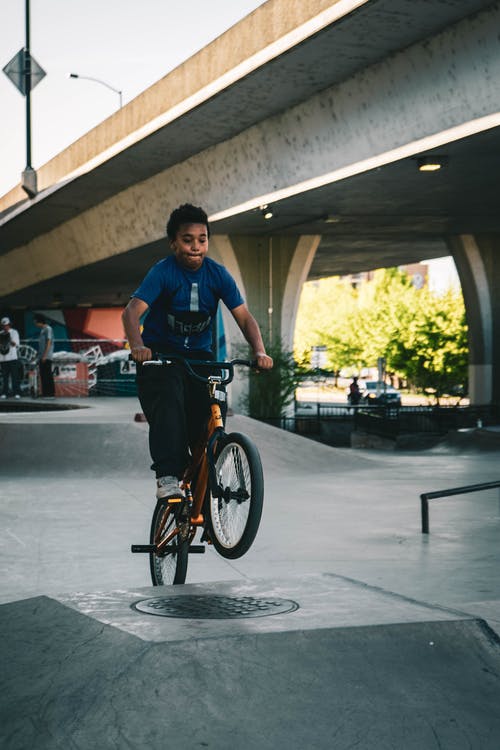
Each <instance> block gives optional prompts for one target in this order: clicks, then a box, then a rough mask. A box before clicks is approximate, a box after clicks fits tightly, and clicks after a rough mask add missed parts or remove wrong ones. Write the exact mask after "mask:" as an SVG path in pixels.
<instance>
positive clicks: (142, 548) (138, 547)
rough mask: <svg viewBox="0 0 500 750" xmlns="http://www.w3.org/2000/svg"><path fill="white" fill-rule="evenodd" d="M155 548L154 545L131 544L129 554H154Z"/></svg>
mask: <svg viewBox="0 0 500 750" xmlns="http://www.w3.org/2000/svg"><path fill="white" fill-rule="evenodd" d="M155 549H156V546H155V545H154V544H133V545H132V546H131V547H130V551H131V552H154V551H155Z"/></svg>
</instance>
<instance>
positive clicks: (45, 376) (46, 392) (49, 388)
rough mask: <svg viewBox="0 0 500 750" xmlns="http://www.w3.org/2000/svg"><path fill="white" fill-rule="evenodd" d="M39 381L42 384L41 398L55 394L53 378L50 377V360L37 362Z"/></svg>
mask: <svg viewBox="0 0 500 750" xmlns="http://www.w3.org/2000/svg"><path fill="white" fill-rule="evenodd" d="M38 366H39V368H40V380H41V383H42V396H53V395H54V394H55V386H54V376H53V375H52V360H51V359H46V360H45V361H44V362H41V361H40V362H39V363H38Z"/></svg>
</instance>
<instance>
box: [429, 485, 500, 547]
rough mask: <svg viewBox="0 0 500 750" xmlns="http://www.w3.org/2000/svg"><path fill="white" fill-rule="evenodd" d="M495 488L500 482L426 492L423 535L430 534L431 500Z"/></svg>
mask: <svg viewBox="0 0 500 750" xmlns="http://www.w3.org/2000/svg"><path fill="white" fill-rule="evenodd" d="M495 487H500V480H499V481H497V482H483V483H482V484H469V485H467V486H465V487H454V488H452V489H449V490H439V491H437V492H424V493H423V494H422V495H420V508H421V515H422V534H428V533H429V500H436V499H437V498H440V497H451V496H452V495H465V494H467V493H469V492H479V491H481V490H492V489H495Z"/></svg>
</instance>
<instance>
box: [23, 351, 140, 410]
mask: <svg viewBox="0 0 500 750" xmlns="http://www.w3.org/2000/svg"><path fill="white" fill-rule="evenodd" d="M37 348H38V342H37V340H36V339H24V340H23V341H22V342H21V346H20V347H19V368H20V373H21V393H22V395H23V396H31V397H33V398H36V397H37V396H39V395H40V380H39V376H38V367H37ZM129 354H130V352H129V350H128V349H127V348H126V341H125V340H124V339H56V340H55V341H54V356H53V359H52V372H53V375H54V383H55V395H56V397H58V396H59V397H60V396H62V397H64V396H66V397H80V396H82V397H86V396H134V395H136V386H135V362H132V361H131V360H129Z"/></svg>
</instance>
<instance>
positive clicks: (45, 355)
mask: <svg viewBox="0 0 500 750" xmlns="http://www.w3.org/2000/svg"><path fill="white" fill-rule="evenodd" d="M35 325H36V326H37V327H38V328H40V336H39V338H38V367H39V369H40V381H41V384H42V396H47V397H48V398H53V397H54V395H55V386H54V376H53V375H52V357H53V355H54V332H53V331H52V328H51V326H49V324H48V323H47V320H46V318H45V316H44V315H41V314H40V313H37V314H36V315H35Z"/></svg>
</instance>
